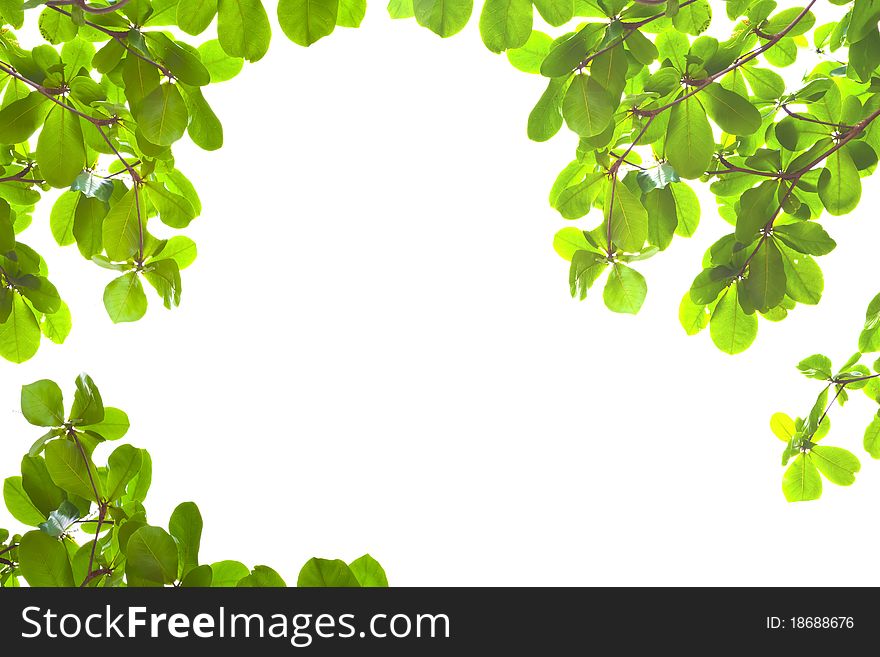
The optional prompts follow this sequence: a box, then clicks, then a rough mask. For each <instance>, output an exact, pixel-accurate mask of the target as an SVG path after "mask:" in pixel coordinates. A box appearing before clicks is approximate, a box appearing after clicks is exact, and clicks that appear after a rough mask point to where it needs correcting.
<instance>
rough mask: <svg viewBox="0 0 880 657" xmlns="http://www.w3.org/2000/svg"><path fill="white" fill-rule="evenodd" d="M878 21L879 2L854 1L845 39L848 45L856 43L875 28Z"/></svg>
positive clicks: (874, 0)
mask: <svg viewBox="0 0 880 657" xmlns="http://www.w3.org/2000/svg"><path fill="white" fill-rule="evenodd" d="M878 20H880V0H855V2H854V3H853V8H852V14H851V15H850V20H849V26H848V27H847V30H846V37H847V40H848V41H849V42H850V43H858V42H859V41H861V40H862V39H864V38H865V37H866V36H868V35H869V34H871V32H872V31H873V30H874V29H875V28H876V27H877V21H878Z"/></svg>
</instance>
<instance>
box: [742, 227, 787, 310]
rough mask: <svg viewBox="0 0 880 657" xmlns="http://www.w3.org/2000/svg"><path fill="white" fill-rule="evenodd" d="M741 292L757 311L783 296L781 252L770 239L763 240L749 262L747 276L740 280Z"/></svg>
mask: <svg viewBox="0 0 880 657" xmlns="http://www.w3.org/2000/svg"><path fill="white" fill-rule="evenodd" d="M742 287H743V293H744V294H747V295H748V297H749V301H750V303H751V305H752V306H753V307H754V308H755V309H756V310H758V311H759V312H767V311H768V310H770V309H771V308H773V307H775V306H778V305H779V304H780V303H782V299H783V297H785V268H784V265H783V262H782V254H781V253H780V252H779V249H778V248H777V247H776V243H775V242H774V241H773V240H772V239H768V240H764V243H763V244H762V245H761V246H760V248H758V249H757V251H755V255H754V256H753V257H752V260H751V262H750V263H749V270H748V278H746V279H745V280H744V281H743V282H742Z"/></svg>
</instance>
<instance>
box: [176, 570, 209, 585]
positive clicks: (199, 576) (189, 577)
mask: <svg viewBox="0 0 880 657" xmlns="http://www.w3.org/2000/svg"><path fill="white" fill-rule="evenodd" d="M213 582H214V571H213V569H212V568H211V566H208V565H203V566H197V567H196V568H193V569H192V570H191V571H189V572H188V573H187V574H186V577H184V578H183V581H181V583H180V585H181V586H182V587H183V588H207V587H209V586H213Z"/></svg>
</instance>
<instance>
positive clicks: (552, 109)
mask: <svg viewBox="0 0 880 657" xmlns="http://www.w3.org/2000/svg"><path fill="white" fill-rule="evenodd" d="M564 89H565V81H564V80H562V79H561V78H556V79H553V80H550V82H549V83H548V84H547V89H546V90H545V91H544V93H543V94H542V95H541V98H539V99H538V102H537V103H536V104H535V107H534V109H532V111H531V113H529V123H528V135H529V139H531V140H532V141H547V140H548V139H550V138H551V137H553V135H555V134H556V133H557V132H559V128H561V127H562V112H561V110H560V101H561V99H562V92H563V90H564Z"/></svg>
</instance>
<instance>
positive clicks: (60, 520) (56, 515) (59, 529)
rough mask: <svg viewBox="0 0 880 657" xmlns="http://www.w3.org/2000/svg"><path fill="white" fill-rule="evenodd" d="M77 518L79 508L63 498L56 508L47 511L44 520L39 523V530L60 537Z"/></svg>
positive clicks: (53, 536)
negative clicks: (47, 513)
mask: <svg viewBox="0 0 880 657" xmlns="http://www.w3.org/2000/svg"><path fill="white" fill-rule="evenodd" d="M79 518H80V512H79V509H77V508H76V506H75V505H74V504H72V503H70V502H68V501H67V500H64V501H62V502H61V504H60V505H59V507H58V508H57V509H55V510H53V511H51V512H50V513H49V517H48V518H47V519H46V522H41V523H40V531H42V532H43V533H45V534H48V535H49V536H51V537H52V538H60V537H61V536H62V535H63V534H65V533H67V532H68V531H69V530H70V528H71V527H73V525H74V523H76V521H77V520H79Z"/></svg>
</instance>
